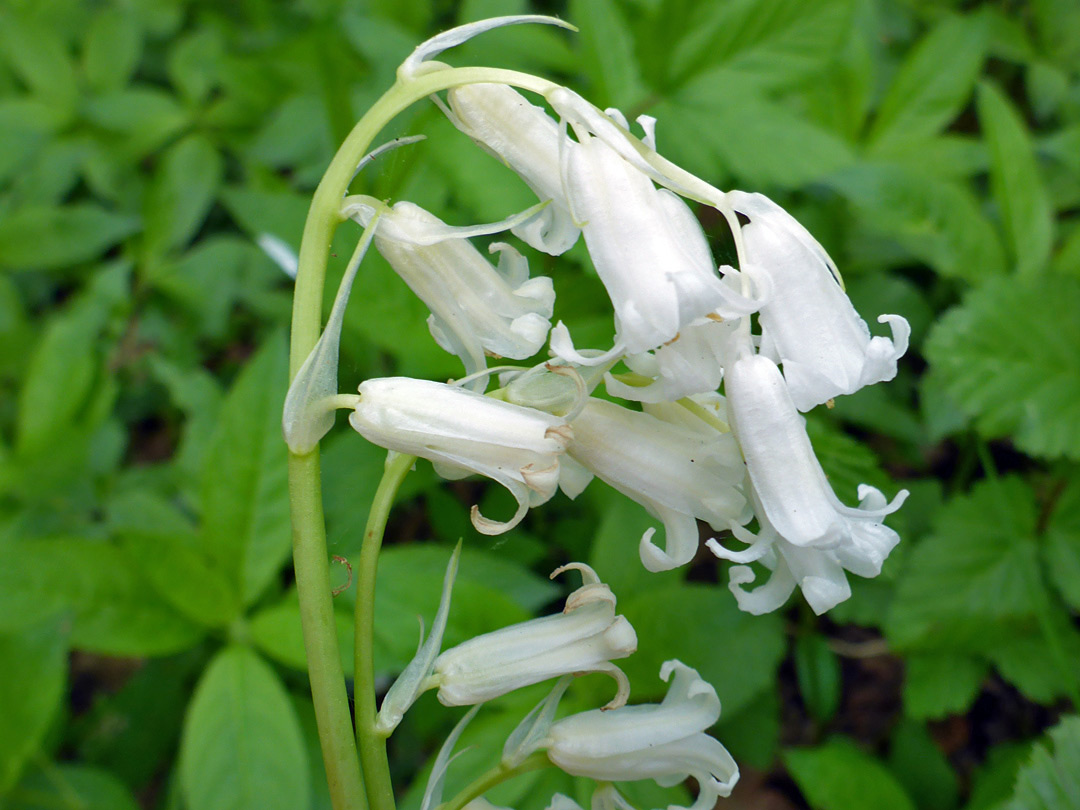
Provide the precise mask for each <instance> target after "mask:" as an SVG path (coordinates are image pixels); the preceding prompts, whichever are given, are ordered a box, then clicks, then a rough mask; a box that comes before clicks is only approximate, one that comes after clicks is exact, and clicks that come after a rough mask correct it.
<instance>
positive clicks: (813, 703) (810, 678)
mask: <svg viewBox="0 0 1080 810" xmlns="http://www.w3.org/2000/svg"><path fill="white" fill-rule="evenodd" d="M795 676H796V679H797V680H798V682H799V695H800V696H801V697H802V700H803V704H804V705H805V706H806V708H807V710H808V711H809V712H810V715H811V716H812V717H813V718H814V719H815V720H817V721H818V722H819V723H827V722H828V721H829V719H830V718H831V717H832V716H833V715H834V714H836V710H837V709H838V708H839V707H840V661H839V660H838V659H837V657H836V654H835V653H834V652H833V651H832V650H830V649H829V643H828V641H826V639H825V638H824V637H822V636H819V635H807V636H800V637H799V638H798V639H797V640H796V642H795Z"/></svg>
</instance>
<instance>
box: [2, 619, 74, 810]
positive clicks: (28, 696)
mask: <svg viewBox="0 0 1080 810" xmlns="http://www.w3.org/2000/svg"><path fill="white" fill-rule="evenodd" d="M66 679H67V639H66V638H65V637H64V633H63V632H62V630H61V627H60V624H59V623H57V622H49V623H45V624H39V625H37V626H34V627H28V628H26V629H25V630H22V631H21V632H17V633H4V632H0V706H3V707H4V710H3V711H2V712H0V796H3V795H4V793H6V792H7V790H8V789H9V788H10V787H11V786H12V785H13V784H14V783H15V780H16V779H18V778H19V774H20V773H21V772H22V769H23V766H24V765H25V764H26V762H27V761H28V760H29V759H30V758H31V757H32V756H33V755H34V754H36V753H37V752H38V748H39V746H40V745H41V741H42V738H43V737H44V736H45V732H46V731H47V730H48V728H49V723H50V722H51V721H52V719H53V716H54V715H55V714H56V712H57V711H58V710H59V709H60V700H61V698H62V697H63V693H64V683H65V681H66Z"/></svg>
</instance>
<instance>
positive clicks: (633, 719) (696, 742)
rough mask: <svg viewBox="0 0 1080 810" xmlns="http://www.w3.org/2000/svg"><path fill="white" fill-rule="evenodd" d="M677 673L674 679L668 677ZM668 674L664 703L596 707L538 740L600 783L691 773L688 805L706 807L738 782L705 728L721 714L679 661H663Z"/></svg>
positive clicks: (561, 761)
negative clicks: (692, 796)
mask: <svg viewBox="0 0 1080 810" xmlns="http://www.w3.org/2000/svg"><path fill="white" fill-rule="evenodd" d="M672 675H674V678H672ZM660 677H661V678H663V679H664V680H665V681H667V680H669V679H671V686H670V687H669V688H668V693H667V695H666V696H665V697H664V700H663V702H662V703H659V704H647V705H638V706H624V707H622V708H621V709H614V710H613V711H608V712H605V711H601V710H594V711H589V712H583V713H581V714H575V715H571V716H570V717H567V718H565V719H563V720H559V721H557V722H556V723H554V724H553V725H552V726H551V728H550V729H549V730H548V734H547V739H546V740H545V741H544V743H543V746H542V747H544V748H546V749H547V755H548V758H549V759H550V760H551V761H552V762H553V763H555V764H556V765H557V766H558V767H560V768H561V769H562V770H564V771H566V772H567V773H569V774H572V775H574V776H587V777H590V778H592V779H598V780H604V781H619V782H627V781H636V780H639V779H654V780H656V782H657V783H659V784H661V785H664V786H667V785H673V784H677V783H678V782H681V781H682V780H684V779H686V778H687V776H693V777H694V779H696V780H697V783H698V797H697V800H696V801H695V802H694V803H693V805H691V808H692V810H708V808H711V807H712V806H713V804H714V803H715V802H716V799H717V797H720V796H729V795H730V794H731V791H732V788H734V786H735V783H736V782H737V781H738V780H739V768H738V766H737V765H736V764H735V760H734V759H732V757H731V754H729V753H728V751H727V749H726V748H724V746H723V745H721V744H720V743H719V742H718V741H717V740H716V739H714V738H713V737H710V736H709V735H707V734H705V729H707V728H709V727H710V726H711V725H713V724H714V723H715V722H716V721H717V719H719V717H720V700H719V699H718V698H717V696H716V690H715V689H713V687H712V686H711V685H710V684H708V683H706V682H705V681H704V680H702V679H701V676H700V675H698V673H697V671H696V670H694V669H691V668H690V667H688V666H686V665H685V664H683V663H681V662H680V661H674V660H673V661H666V662H665V663H664V665H663V666H662V667H661V668H660Z"/></svg>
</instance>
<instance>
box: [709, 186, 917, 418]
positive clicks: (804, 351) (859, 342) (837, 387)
mask: <svg viewBox="0 0 1080 810" xmlns="http://www.w3.org/2000/svg"><path fill="white" fill-rule="evenodd" d="M728 197H729V199H730V200H731V202H732V204H733V206H734V207H735V209H736V210H737V211H739V212H740V213H742V214H745V215H746V216H748V217H749V218H750V222H749V224H747V225H745V226H744V227H743V229H742V234H743V243H744V248H745V255H744V256H743V261H744V266H743V269H744V270H746V271H747V272H748V273H749V274H750V275H751V276H765V277H767V278H768V280H769V287H770V291H771V294H770V297H769V299H768V301H767V302H765V303H764V305H763V306H762V307H761V311H760V313H759V315H758V318H759V321H760V323H761V331H762V351H763V352H764V353H766V354H768V355H771V356H774V357H775V358H776V359H777V360H778V362H780V363H781V364H782V365H783V367H784V379H785V380H787V384H788V388H789V390H790V391H791V399H792V400H793V401H794V403H795V407H797V408H798V409H799V410H800V411H808V410H810V409H811V408H813V407H814V406H815V405H820V404H821V403H823V402H826V401H828V400H829V399H832V398H833V397H835V396H839V395H841V394H850V393H853V392H855V391H858V390H859V389H860V388H862V387H863V386H864V385H872V384H873V383H877V382H883V381H886V380H891V379H892V378H893V377H895V376H896V361H897V359H898V358H899V357H900V356H901V355H903V354H904V352H905V351H907V347H908V339H909V337H910V335H911V327H910V326H908V322H907V321H906V320H905V319H904V318H902V317H901V316H899V315H882V316H880V317H879V318H878V322H879V323H888V324H889V326H890V328H891V329H892V339H891V340H890V339H889V338H886V337H871V335H870V329H869V328H868V327H867V326H866V322H865V321H864V320H863V319H862V318H860V317H859V314H858V313H857V312H856V311H855V307H853V306H852V304H851V300H850V299H849V298H848V297H847V294H846V293H845V292H844V290H843V288H842V287H841V285H840V276H839V273H838V272H837V270H836V266H835V265H834V264H833V262H832V259H830V258H829V255H828V254H827V253H826V252H825V249H824V248H823V247H822V246H821V245H820V244H818V242H817V240H816V239H814V237H812V236H811V235H810V234H809V233H808V232H807V230H806V228H804V227H803V226H802V225H800V224H799V222H798V221H797V220H796V219H795V218H794V217H793V216H791V214H789V213H788V212H787V211H785V210H784V209H783V208H781V207H780V206H779V205H777V204H776V203H774V202H773V201H772V200H770V199H769V198H768V197H766V196H764V195H763V194H747V193H745V192H742V191H732V192H729V193H728Z"/></svg>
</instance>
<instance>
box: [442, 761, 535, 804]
mask: <svg viewBox="0 0 1080 810" xmlns="http://www.w3.org/2000/svg"><path fill="white" fill-rule="evenodd" d="M550 767H552V765H551V760H549V759H548V757H547V754H546V753H544V752H543V751H537V752H536V753H533V754H529V756H527V757H526V758H525V759H524V760H522V761H521V764H519V765H516V766H515V767H513V768H507V767H505V766H503V765H497V766H495V767H494V768H492V769H491V770H490V771H488V772H487V773H484V774H481V775H480V776H478V777H477V778H476V779H474V780H473V781H472V783H470V784H469V785H468V786H467V787H466V788H465V789H464V790H462V791H461V792H460V793H459V794H458V795H457V796H455V797H454V798H452V799H451V800H450V801H448V802H443V803H442V804H440V805H439V806H438V808H437V810H461V808H463V807H464V806H465V805H467V804H468V803H469V802H471V801H472V800H473V799H475V798H477V797H478V796H483V795H484V794H485V793H487V792H488V791H489V790H491V789H492V788H493V787H495V786H496V785H500V784H502V783H503V782H505V781H507V780H508V779H513V778H514V777H515V776H520V775H521V774H523V773H528V772H529V771H538V770H540V769H541V768H550Z"/></svg>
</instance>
